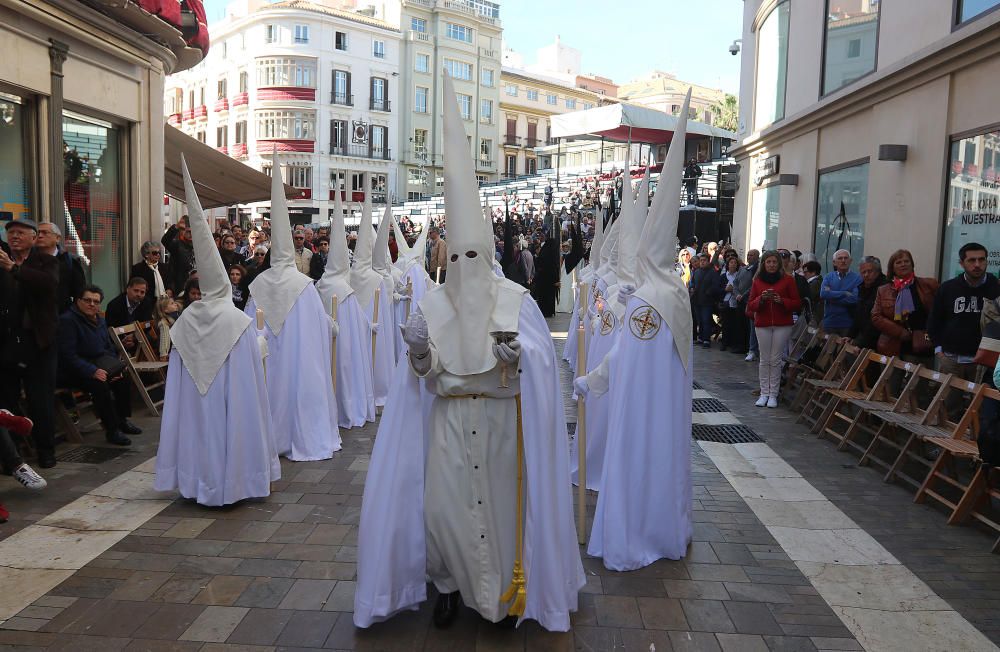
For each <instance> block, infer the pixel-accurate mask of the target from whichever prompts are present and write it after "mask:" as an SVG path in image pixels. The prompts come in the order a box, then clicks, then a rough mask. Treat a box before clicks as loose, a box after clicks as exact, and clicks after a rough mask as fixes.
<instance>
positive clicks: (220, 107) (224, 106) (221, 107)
mask: <svg viewBox="0 0 1000 652" xmlns="http://www.w3.org/2000/svg"><path fill="white" fill-rule="evenodd" d="M213 110H214V111H215V112H216V113H222V112H223V111H228V110H229V100H228V99H227V98H225V97H223V98H220V99H218V100H216V102H215V107H214V109H213Z"/></svg>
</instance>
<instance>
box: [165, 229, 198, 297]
mask: <svg viewBox="0 0 1000 652" xmlns="http://www.w3.org/2000/svg"><path fill="white" fill-rule="evenodd" d="M160 242H162V243H163V247H164V248H165V249H166V250H167V252H168V253H169V254H170V268H171V269H172V270H173V273H174V279H173V287H174V288H175V289H177V288H182V287H184V284H185V283H187V280H188V278H189V277H190V275H191V272H192V271H194V270H195V262H194V248H193V247H192V245H191V229H190V228H189V227H188V216H187V215H183V216H181V219H180V220H179V221H178V222H177V224H174V225H172V226H171V227H170V228H169V229H167V232H166V233H164V234H163V238H161V239H160Z"/></svg>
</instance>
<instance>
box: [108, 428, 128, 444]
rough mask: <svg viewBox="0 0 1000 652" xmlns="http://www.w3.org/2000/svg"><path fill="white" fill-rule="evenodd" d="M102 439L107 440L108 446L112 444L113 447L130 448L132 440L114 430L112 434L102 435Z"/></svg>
mask: <svg viewBox="0 0 1000 652" xmlns="http://www.w3.org/2000/svg"><path fill="white" fill-rule="evenodd" d="M104 438H105V439H107V440H108V443H109V444H114V445H115V446H131V445H132V440H131V439H129V438H128V437H126V436H125V435H123V434H122V433H120V432H118V431H117V430H115V431H114V432H109V433H107V434H106V435H104Z"/></svg>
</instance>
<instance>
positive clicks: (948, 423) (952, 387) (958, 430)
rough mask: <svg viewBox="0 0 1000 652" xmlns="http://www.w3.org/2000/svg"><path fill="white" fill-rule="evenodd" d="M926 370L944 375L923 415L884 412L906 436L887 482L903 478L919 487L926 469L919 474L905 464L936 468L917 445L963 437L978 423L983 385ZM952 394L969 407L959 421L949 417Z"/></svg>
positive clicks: (932, 376)
mask: <svg viewBox="0 0 1000 652" xmlns="http://www.w3.org/2000/svg"><path fill="white" fill-rule="evenodd" d="M924 373H925V374H926V373H930V374H931V378H932V379H934V378H935V375H937V376H940V379H939V382H940V383H941V387H940V388H939V390H938V391H937V392H936V393H935V395H934V398H933V399H932V400H931V401H930V402H929V403H928V405H927V409H926V410H925V411H924V412H923V414H922V415H921V418H920V419H914V418H912V417H904V416H899V415H892V414H885V415H882V416H883V418H886V419H888V420H890V421H891V422H892V423H893V425H895V426H896V427H897V428H898V430H899V431H900V433H901V434H902V435H903V436H904V437H905V438H906V439H905V441H904V442H903V443H902V445H901V446H899V447H898V450H899V453H898V455H897V456H896V459H895V461H894V462H893V463H892V466H890V467H889V470H888V471H887V472H886V474H885V481H886V482H891V481H892V480H895V479H896V478H900V479H902V480H904V481H905V482H906V483H907V484H910V485H912V486H913V487H914V488H919V487H920V485H921V482H920V476H921V475H923V474H924V473H925V471H921V472H920V474H919V475H914V474H908V473H904V471H903V467H904V464H906V463H907V462H914V463H916V464H918V465H919V466H922V467H924V469H931V468H933V464H932V463H931V461H930V458H929V456H927V455H921V454H919V453H918V452H917V451H915V450H914V449H915V448H917V447H918V446H926V447H928V448H935V447H937V446H938V442H943V441H947V440H949V439H962V438H964V437H965V435H964V433H966V432H967V431H968V430H969V429H970V428H973V427H978V424H979V417H978V410H979V403H980V402H981V400H982V399H981V398H977V397H978V394H979V390H980V389H982V388H983V386H982V385H979V384H977V383H973V382H970V381H968V380H965V379H963V378H960V377H958V376H955V375H953V374H940V373H939V372H924ZM950 396H957V397H960V400H961V401H962V402H964V403H965V408H964V409H963V410H962V413H961V414H960V415H959V417H958V420H957V421H954V420H952V419H951V418H950V417H949V411H948V410H947V409H946V408H945V402H946V401H948V399H949V397H950ZM952 461H953V460H952Z"/></svg>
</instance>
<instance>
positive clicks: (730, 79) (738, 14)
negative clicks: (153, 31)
mask: <svg viewBox="0 0 1000 652" xmlns="http://www.w3.org/2000/svg"><path fill="white" fill-rule="evenodd" d="M227 2H228V0H206V1H205V7H206V9H207V11H208V18H209V24H210V25H211V23H212V22H213V20H215V19H217V18H219V17H221V16H222V13H223V9H224V7H225V6H226V4H227ZM500 19H501V20H502V21H503V27H504V40H505V41H506V43H507V44H508V45H509V46H510V47H512V48H513V49H515V50H517V51H518V52H521V53H522V54H523V55H524V56H525V60H526V63H529V64H530V63H532V62H533V61H534V56H535V50H537V49H538V48H540V47H542V46H544V45H547V44H549V43H552V42H553V41H554V40H555V37H556V35H557V34H558V35H559V37H560V38H561V39H562V41H563V42H564V43H566V44H567V45H569V46H572V47H575V48H577V49H579V50H580V51H581V52H582V56H583V62H582V71H583V72H587V73H596V74H598V75H602V76H605V77H611V78H612V79H614V80H615V81H616V82H618V83H623V82H627V81H629V80H631V79H635V78H637V77H640V76H642V75H644V74H645V73H647V72H649V71H650V70H664V71H666V72H671V73H674V74H676V75H677V77H678V78H679V79H682V80H684V81H690V82H694V83H697V84H702V85H704V86H710V87H713V88H722V89H724V90H726V91H728V92H730V93H733V94H734V95H735V94H737V93H738V91H739V62H740V58H739V57H738V56H737V57H734V56H732V55H731V54H729V44H730V43H732V42H733V40H734V39H737V38H739V37H740V34H741V33H742V26H741V24H742V19H743V2H742V0H629V1H628V2H615V1H610V2H609V1H608V0H500Z"/></svg>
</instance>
